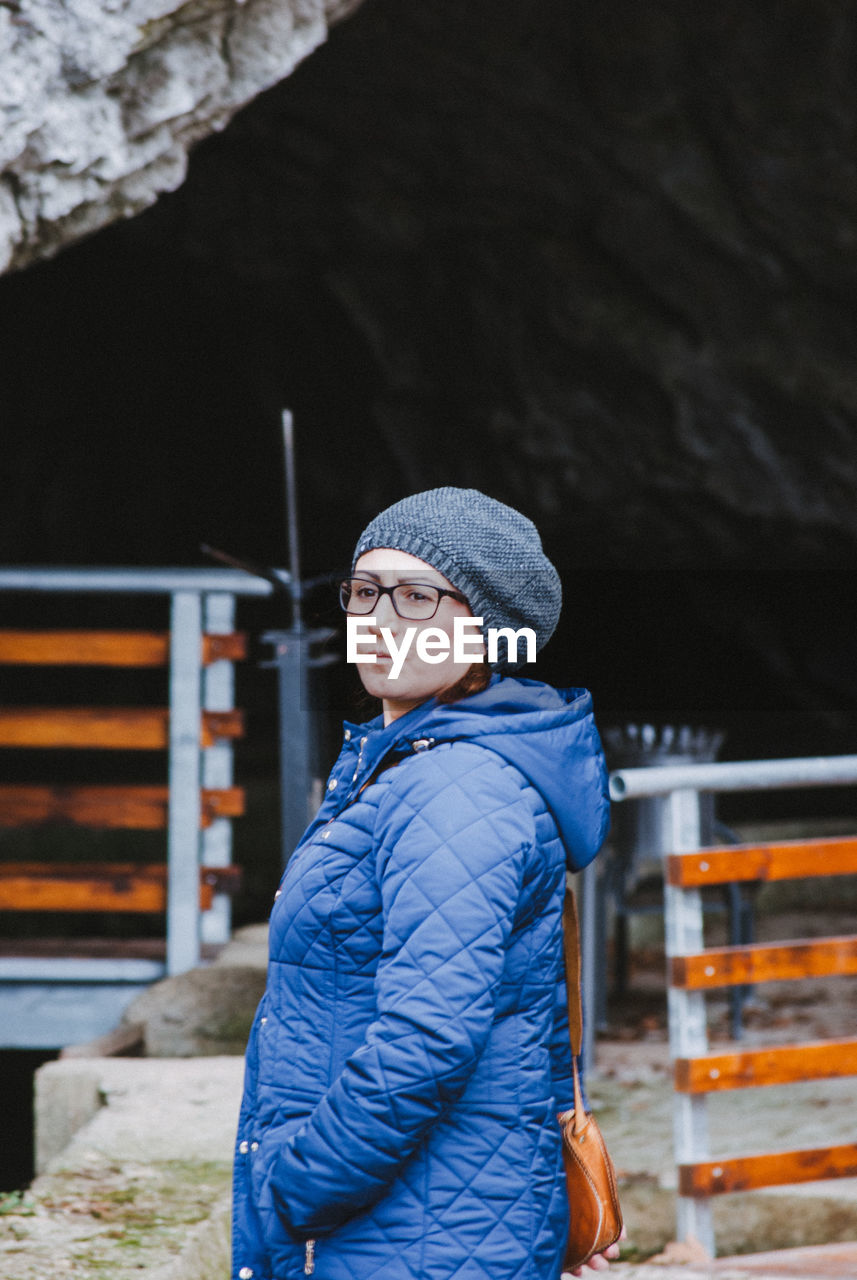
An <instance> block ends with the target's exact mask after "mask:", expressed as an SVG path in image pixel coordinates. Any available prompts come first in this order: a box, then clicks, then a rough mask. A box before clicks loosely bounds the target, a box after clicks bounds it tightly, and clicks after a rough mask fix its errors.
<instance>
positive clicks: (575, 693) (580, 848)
mask: <svg viewBox="0 0 857 1280" xmlns="http://www.w3.org/2000/svg"><path fill="white" fill-rule="evenodd" d="M364 728H365V729H369V730H370V735H369V737H370V742H371V747H370V751H369V752H368V753H367V754H368V755H369V756H370V757H371V759H372V760H373V761H374V762H378V761H380V759H381V758H382V756H384V755H386V754H387V753H388V752H391V751H402V750H403V749H405V750H408V751H411V750H413V749H414V744H418V745H417V747H416V749H420V748H421V747H422V745H423V743H425V745H426V746H433V745H434V744H435V743H438V742H454V741H456V740H458V739H462V738H464V739H467V740H468V741H470V742H474V743H477V744H478V745H479V746H482V747H485V748H487V749H488V750H489V751H493V752H494V753H495V754H496V755H498V756H500V757H501V758H502V759H503V760H505V761H507V762H508V763H509V764H511V765H513V766H514V767H515V768H516V769H517V770H518V771H519V772H520V773H521V774H523V775H524V777H525V778H526V779H527V781H528V782H529V783H531V785H532V786H533V787H535V788H536V790H537V791H538V792H539V793H540V794H541V796H542V797H543V799H544V801H545V804H546V805H547V807H548V808H549V809H550V811H551V813H552V815H553V817H554V820H555V822H556V824H557V828H558V830H559V833H560V837H561V839H562V841H563V844H564V845H565V849H566V857H567V862H568V866H569V869H570V870H572V871H579V870H580V869H581V868H582V867H585V866H586V865H587V863H589V862H591V861H592V859H593V858H594V857H595V855H596V853H597V852H598V850H599V849H600V848H601V844H602V842H603V840H604V837H605V835H606V833H607V827H608V822H609V812H610V804H609V799H608V791H607V770H606V766H605V763H604V755H603V753H602V750H601V741H600V739H599V736H598V730H597V729H596V727H595V721H594V718H593V714H592V696H591V694H590V693H589V692H588V690H586V689H555V688H553V687H552V686H551V685H547V684H543V683H542V682H541V681H538V680H527V679H524V678H521V677H512V676H502V675H495V676H493V677H492V679H491V683H490V684H489V685H488V687H487V688H486V689H483V690H482V692H481V693H476V694H473V695H471V696H470V697H469V698H465V699H463V700H462V701H460V702H453V703H450V704H448V705H443V704H438V703H436V702H435V701H434V700H431V701H429V702H427V703H423V704H422V706H419V707H416V708H414V710H413V711H410V712H408V714H407V715H404V716H402V717H401V718H400V719H398V720H395V721H393V723H392V724H390V725H388V726H386V728H384V727H382V725H381V721H380V718H379V719H378V720H376V721H373V722H371V724H370V725H368V726H365V727H364ZM376 735H377V736H376ZM373 738H374V739H375V740H374V742H373V741H372V739H373ZM367 763H368V761H367ZM373 767H374V766H373Z"/></svg>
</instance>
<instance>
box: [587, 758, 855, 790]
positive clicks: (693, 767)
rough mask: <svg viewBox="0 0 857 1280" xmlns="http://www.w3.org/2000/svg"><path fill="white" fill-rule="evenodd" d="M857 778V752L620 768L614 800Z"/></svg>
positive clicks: (828, 784)
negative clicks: (841, 754)
mask: <svg viewBox="0 0 857 1280" xmlns="http://www.w3.org/2000/svg"><path fill="white" fill-rule="evenodd" d="M853 783H857V755H854V756H810V757H807V758H804V759H801V758H797V759H791V760H740V761H734V762H732V761H724V762H723V763H722V764H684V765H662V766H658V767H655V768H651V769H617V770H616V772H615V773H612V774H611V775H610V798H611V800H618V801H621V800H635V799H639V798H640V797H642V796H665V795H669V794H670V792H672V791H679V790H682V791H684V790H689V791H773V790H784V789H786V788H789V787H841V786H847V785H849V784H853Z"/></svg>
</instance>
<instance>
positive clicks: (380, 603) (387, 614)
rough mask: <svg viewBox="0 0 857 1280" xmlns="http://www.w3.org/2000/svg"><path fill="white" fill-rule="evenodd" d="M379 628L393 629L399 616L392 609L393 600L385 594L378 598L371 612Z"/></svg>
mask: <svg viewBox="0 0 857 1280" xmlns="http://www.w3.org/2000/svg"><path fill="white" fill-rule="evenodd" d="M372 613H373V614H374V616H375V618H376V620H377V623H378V626H379V627H388V628H389V627H395V625H396V623H397V622H398V621H399V615H398V614H397V613H396V610H395V609H394V608H393V598H392V596H390V595H389V594H387V593H386V592H385V593H384V595H381V596H379V597H378V600H377V602H376V604H375V608H374V609H373V610H372Z"/></svg>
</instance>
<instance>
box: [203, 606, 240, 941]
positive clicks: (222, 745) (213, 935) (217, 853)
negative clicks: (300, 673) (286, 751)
mask: <svg viewBox="0 0 857 1280" xmlns="http://www.w3.org/2000/svg"><path fill="white" fill-rule="evenodd" d="M203 613H204V616H203V625H204V628H205V632H206V634H209V635H217V634H221V635H222V634H228V633H229V632H231V631H232V630H233V629H234V626H235V597H234V596H233V595H231V594H227V593H226V592H220V591H218V592H212V593H211V594H209V595H206V596H205V600H204V606H203ZM202 705H203V707H204V709H205V710H206V711H231V710H232V708H233V707H234V706H235V668H234V666H233V664H232V662H231V661H230V660H229V659H228V658H221V659H220V660H219V661H218V662H213V663H211V664H210V665H209V666H207V667H205V668H204V670H203V673H202ZM232 782H233V747H232V742H231V740H230V739H229V738H224V739H222V740H221V741H220V742H215V743H214V744H213V745H212V746H210V747H207V748H206V749H205V750H204V751H203V753H202V785H203V787H213V788H220V787H223V788H226V787H231V786H232ZM201 857H202V865H203V866H205V867H227V866H229V864H230V863H231V862H232V822H231V821H230V819H229V818H215V819H214V821H213V822H212V823H211V826H209V827H205V828H204V829H203V832H202V855H201ZM231 921H232V904H231V902H230V899H229V895H228V894H226V893H218V894H215V896H214V901H213V903H212V904H211V907H210V909H209V910H208V911H203V913H202V918H201V920H200V938H201V940H202V941H203V942H215V943H222V942H228V941H229V934H230V927H231Z"/></svg>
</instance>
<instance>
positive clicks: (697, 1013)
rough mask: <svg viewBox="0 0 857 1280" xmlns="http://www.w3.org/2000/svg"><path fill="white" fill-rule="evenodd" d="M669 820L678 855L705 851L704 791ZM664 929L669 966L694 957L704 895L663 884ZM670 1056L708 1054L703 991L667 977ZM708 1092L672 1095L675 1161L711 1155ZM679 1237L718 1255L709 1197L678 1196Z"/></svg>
mask: <svg viewBox="0 0 857 1280" xmlns="http://www.w3.org/2000/svg"><path fill="white" fill-rule="evenodd" d="M666 822H667V831H668V836H669V843H670V846H671V851H672V852H673V853H690V852H692V851H693V850H694V849H698V848H700V844H701V836H700V805H699V792H697V791H691V790H680V791H673V792H672V793H671V794H670V795H669V796H668V798H667V800H666ZM664 927H665V932H666V956H667V965H669V961H670V959H671V957H672V956H683V955H691V954H693V953H694V952H697V951H701V950H702V947H703V921H702V896H701V894H700V892H699V890H698V889H691V890H686V889H676V888H674V887H673V886H672V885H669V884H665V886H664ZM667 1000H668V1008H669V1029H670V1056H671V1058H673V1059H675V1058H679V1057H682V1058H683V1057H696V1056H698V1055H699V1054H702V1053H706V1052H707V1051H708V1031H707V1026H706V1018H705V998H704V996H703V994H702V992H701V991H683V990H681V989H679V988H673V987H672V986H671V985H670V983H669V973H668V974H667ZM706 1103H707V1099H706V1096H705V1094H701V1095H687V1094H681V1093H675V1094H674V1095H673V1131H674V1139H675V1152H676V1163H677V1164H683V1163H693V1162H695V1161H698V1160H706V1159H708V1156H709V1137H708V1112H707V1106H706ZM676 1217H677V1228H678V1238H679V1239H680V1240H687V1239H688V1238H690V1237H693V1238H694V1239H696V1240H698V1241H699V1243H700V1244H701V1245H702V1247H703V1248H704V1249H705V1251H706V1253H707V1254H708V1255H709V1256H710V1257H713V1256H714V1226H713V1223H712V1217H711V1204H710V1202H709V1200H708V1199H692V1198H690V1197H687V1196H679V1197H678V1198H677V1201H676Z"/></svg>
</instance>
